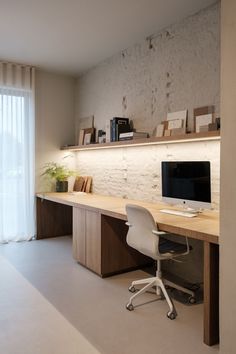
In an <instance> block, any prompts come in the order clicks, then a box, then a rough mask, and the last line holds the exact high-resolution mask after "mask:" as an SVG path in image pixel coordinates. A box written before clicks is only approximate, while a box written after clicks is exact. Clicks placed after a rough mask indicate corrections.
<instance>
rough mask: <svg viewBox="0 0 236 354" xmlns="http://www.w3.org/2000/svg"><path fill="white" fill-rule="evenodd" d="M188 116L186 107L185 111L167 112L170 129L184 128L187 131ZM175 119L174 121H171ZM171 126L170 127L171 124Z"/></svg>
mask: <svg viewBox="0 0 236 354" xmlns="http://www.w3.org/2000/svg"><path fill="white" fill-rule="evenodd" d="M187 117H188V111H187V109H185V110H184V111H178V112H171V113H168V114H167V121H168V128H167V129H168V130H170V129H179V128H184V129H185V132H186V127H187ZM170 121H174V122H170ZM169 125H170V126H171V128H170V126H169Z"/></svg>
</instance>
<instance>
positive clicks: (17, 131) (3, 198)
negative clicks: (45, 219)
mask: <svg viewBox="0 0 236 354" xmlns="http://www.w3.org/2000/svg"><path fill="white" fill-rule="evenodd" d="M34 233H35V226H34V114H33V93H32V90H28V89H22V88H8V87H5V86H4V85H2V86H0V242H9V241H21V240H29V239H31V238H32V237H33V236H34Z"/></svg>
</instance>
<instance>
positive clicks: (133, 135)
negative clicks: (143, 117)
mask: <svg viewBox="0 0 236 354" xmlns="http://www.w3.org/2000/svg"><path fill="white" fill-rule="evenodd" d="M142 138H143V139H144V138H148V133H144V132H125V133H121V134H120V135H119V140H120V141H124V140H133V139H142Z"/></svg>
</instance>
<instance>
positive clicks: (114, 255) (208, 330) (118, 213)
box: [37, 193, 219, 345]
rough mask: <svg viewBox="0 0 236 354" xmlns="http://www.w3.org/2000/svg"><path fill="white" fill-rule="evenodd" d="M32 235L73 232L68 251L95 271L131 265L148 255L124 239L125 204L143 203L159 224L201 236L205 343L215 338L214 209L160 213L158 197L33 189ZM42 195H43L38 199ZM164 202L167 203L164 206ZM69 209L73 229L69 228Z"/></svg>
mask: <svg viewBox="0 0 236 354" xmlns="http://www.w3.org/2000/svg"><path fill="white" fill-rule="evenodd" d="M37 197H38V198H37V238H45V237H54V236H59V235H65V234H70V233H73V256H74V258H75V259H76V260H77V261H78V262H79V263H81V264H82V265H84V266H86V267H87V268H89V269H90V270H92V271H94V272H96V273H97V274H99V275H100V276H109V275H111V274H115V273H117V272H121V271H125V270H128V269H133V268H134V267H137V266H140V265H143V264H145V263H146V262H148V258H147V257H145V256H143V255H141V254H139V253H138V252H136V251H135V250H133V249H131V248H130V247H129V246H128V245H127V244H126V242H125V238H126V233H127V226H126V225H125V221H126V220H127V217H126V212H125V205H126V204H128V203H130V204H137V205H140V206H143V207H145V208H147V209H148V210H149V211H150V212H151V213H152V215H153V216H154V218H155V220H156V221H157V223H158V226H159V228H160V230H163V231H167V232H171V233H175V234H177V235H181V236H188V237H190V238H194V239H197V240H201V241H203V242H204V343H206V344H207V345H213V344H216V343H218V341H219V247H218V241H219V214H218V213H217V212H213V211H207V212H204V213H202V214H200V215H199V216H197V217H195V218H184V217H180V216H175V215H170V214H163V213H161V212H160V211H159V210H160V209H162V208H163V207H166V205H165V204H163V203H147V202H142V201H137V200H128V199H122V198H116V197H109V196H101V195H94V194H77V195H73V194H70V193H44V194H38V195H37ZM42 201H44V202H43V203H42ZM168 208H170V207H169V206H168ZM72 213H73V231H72V228H71V224H72V220H71V219H72V218H71V216H72Z"/></svg>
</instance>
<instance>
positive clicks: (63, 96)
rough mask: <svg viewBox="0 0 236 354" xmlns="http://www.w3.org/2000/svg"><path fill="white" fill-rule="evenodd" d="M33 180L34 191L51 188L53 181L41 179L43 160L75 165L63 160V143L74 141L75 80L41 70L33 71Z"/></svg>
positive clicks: (71, 160)
mask: <svg viewBox="0 0 236 354" xmlns="http://www.w3.org/2000/svg"><path fill="white" fill-rule="evenodd" d="M35 83H36V85H35V86H36V87H35V90H36V100H35V101H36V107H35V110H36V122H35V132H36V134H35V137H36V139H35V140H36V141H35V180H36V181H35V182H36V191H37V192H40V191H50V190H53V189H54V188H55V186H54V183H50V182H49V181H48V180H46V179H44V178H42V176H41V174H42V172H43V167H44V165H45V163H47V162H50V161H56V162H60V163H64V162H66V163H67V164H70V165H71V167H72V168H73V167H74V159H71V158H67V159H66V160H63V157H64V156H65V155H68V153H67V154H66V153H65V152H63V151H60V147H61V146H62V145H65V144H68V143H69V142H71V141H73V135H74V89H75V80H74V79H73V78H71V77H68V76H65V75H58V74H54V73H50V72H46V71H42V70H37V71H36V80H35Z"/></svg>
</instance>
